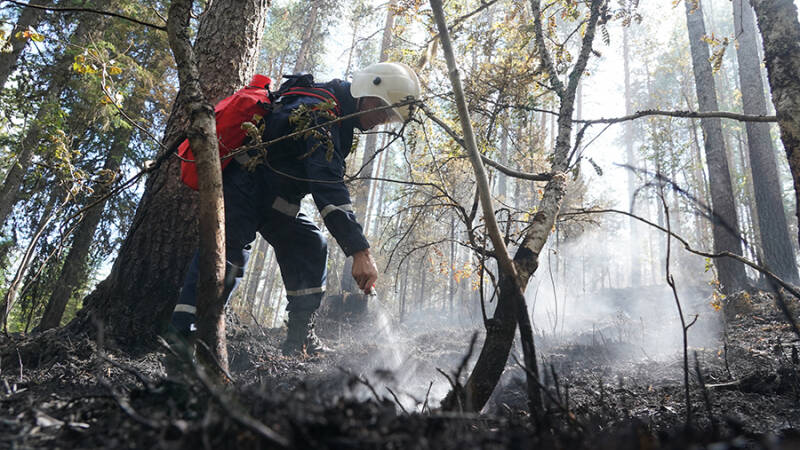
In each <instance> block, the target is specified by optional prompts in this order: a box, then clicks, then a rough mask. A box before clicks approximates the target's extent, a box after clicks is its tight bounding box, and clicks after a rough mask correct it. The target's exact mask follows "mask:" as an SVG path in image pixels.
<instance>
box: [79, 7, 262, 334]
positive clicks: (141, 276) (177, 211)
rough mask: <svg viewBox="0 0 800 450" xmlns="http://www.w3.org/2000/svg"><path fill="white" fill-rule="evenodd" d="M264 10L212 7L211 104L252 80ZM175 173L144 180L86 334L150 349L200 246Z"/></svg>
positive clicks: (205, 51) (208, 45) (204, 30)
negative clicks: (94, 330) (95, 326)
mask: <svg viewBox="0 0 800 450" xmlns="http://www.w3.org/2000/svg"><path fill="white" fill-rule="evenodd" d="M266 8H267V1H266V0H246V1H237V2H232V1H215V2H213V3H211V5H210V7H209V9H208V10H207V11H206V12H205V14H204V15H203V18H202V20H201V23H200V27H199V31H198V34H197V40H196V43H195V46H194V53H195V57H196V58H197V64H198V66H199V73H200V84H201V86H202V88H203V90H204V94H205V97H206V99H208V100H209V102H210V103H216V102H218V101H219V100H221V99H223V98H225V97H226V96H229V95H230V94H232V93H233V92H234V90H236V89H238V88H240V87H242V86H244V85H245V83H247V82H248V80H249V78H250V77H251V76H252V74H253V71H254V70H255V58H256V56H257V54H258V44H259V39H260V37H261V35H262V33H263V30H264V24H265V18H266V12H267V10H266ZM187 101H188V99H187V98H186V96H185V95H184V94H183V93H180V94H179V95H178V98H177V99H176V101H175V104H174V105H173V109H172V113H171V114H170V117H169V119H168V121H167V126H166V131H165V133H164V139H163V142H164V143H169V142H172V141H174V140H175V139H176V138H177V137H178V136H180V135H181V134H183V131H184V129H185V127H186V123H187V116H186V114H185V111H184V109H185V106H186V103H187ZM166 151H169V152H173V151H174V149H168V150H166ZM179 172H180V160H178V159H177V158H171V159H169V160H167V161H165V162H164V164H162V165H161V167H160V168H158V170H156V171H154V172H153V173H152V174H151V175H150V176H149V177H148V179H147V182H146V184H145V190H144V194H143V195H142V199H141V201H140V202H139V206H138V208H137V211H136V215H135V216H134V219H133V223H132V224H131V227H130V230H129V232H128V235H127V236H126V238H125V241H124V242H123V244H122V247H121V248H120V252H119V254H118V256H117V260H116V261H115V262H114V266H113V267H112V269H111V273H110V274H109V276H108V278H106V279H105V280H104V281H103V282H101V283H100V284H99V285H98V286H97V288H96V289H95V291H94V292H92V293H91V294H90V295H89V296H88V297H87V299H86V300H85V302H84V303H85V305H86V306H85V308H84V310H83V311H82V312H81V313H80V315H79V317H78V320H76V321H75V325H74V326H76V327H79V328H80V327H90V326H91V322H90V320H87V319H89V318H90V317H94V318H96V319H98V320H100V321H102V322H103V323H105V325H106V333H107V335H108V336H109V337H113V338H115V339H116V340H117V341H118V343H119V344H121V345H126V346H129V347H133V346H136V345H137V344H143V343H144V344H150V343H152V341H151V340H150V339H151V338H153V337H154V336H155V335H156V334H157V333H160V332H161V331H162V330H163V329H164V328H165V327H166V324H167V322H168V321H169V318H170V315H171V313H172V309H173V308H174V306H175V301H176V299H177V296H178V289H179V287H180V286H181V284H182V281H183V276H184V273H185V270H186V267H187V265H188V263H189V260H190V258H191V257H192V254H193V252H194V249H195V248H196V246H197V242H198V239H197V222H196V216H197V214H198V209H197V203H196V202H197V197H196V195H194V194H193V193H192V191H191V190H190V189H189V188H187V187H186V186H184V185H183V184H182V183H181V181H180V177H179Z"/></svg>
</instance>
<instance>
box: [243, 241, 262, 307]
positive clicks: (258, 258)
mask: <svg viewBox="0 0 800 450" xmlns="http://www.w3.org/2000/svg"><path fill="white" fill-rule="evenodd" d="M267 250H268V245H267V241H265V240H264V239H263V238H261V236H259V237H258V238H256V245H255V249H254V251H253V253H254V254H255V258H253V261H250V262H248V264H252V267H253V270H252V271H251V272H250V280H248V282H247V284H246V286H247V289H245V291H244V295H243V296H242V297H243V298H242V305H252V304H253V303H255V301H256V292H257V291H258V285H259V283H260V282H261V274H262V273H264V260H265V259H266V257H267Z"/></svg>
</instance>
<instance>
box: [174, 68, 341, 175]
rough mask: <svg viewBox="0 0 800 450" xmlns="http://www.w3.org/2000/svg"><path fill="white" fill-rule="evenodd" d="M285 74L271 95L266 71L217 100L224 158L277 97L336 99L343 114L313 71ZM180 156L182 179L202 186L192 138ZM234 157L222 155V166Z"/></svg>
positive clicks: (215, 113)
mask: <svg viewBox="0 0 800 450" xmlns="http://www.w3.org/2000/svg"><path fill="white" fill-rule="evenodd" d="M284 78H288V79H289V81H288V82H286V83H284V84H283V85H281V89H280V90H278V92H276V93H275V94H274V95H273V96H270V92H269V85H270V83H271V82H272V80H270V79H269V77H266V76H264V75H254V76H253V79H252V80H250V84H249V85H248V86H247V87H245V88H243V89H239V90H238V91H236V92H235V93H234V94H233V95H231V96H230V97H227V98H224V99H222V100H221V101H220V102H219V103H217V106H215V107H214V115H215V116H216V119H217V138H218V141H219V142H218V146H219V156H220V158H223V157H224V156H226V155H228V154H230V153H231V152H232V151H234V150H236V149H237V148H239V147H240V146H241V145H242V144H243V143H244V140H245V137H247V132H245V130H243V129H242V124H243V123H245V122H252V121H254V116H261V117H266V116H267V115H268V114H269V113H270V111H271V107H270V105H271V104H272V99H273V98H277V97H281V96H288V95H303V96H308V97H316V98H319V99H320V100H323V101H330V102H333V104H334V105H335V109H334V112H335V114H336V115H337V116H339V115H341V109H340V107H339V100H338V99H337V98H336V97H335V96H334V95H333V94H332V93H330V92H329V91H327V90H326V89H321V88H316V87H313V82H314V79H313V78H312V77H311V75H308V74H305V75H284ZM178 156H179V157H180V158H181V181H183V183H184V184H185V185H187V186H189V187H190V188H192V189H194V190H195V191H196V190H197V189H198V184H197V166H196V165H195V163H194V153H192V148H191V147H190V146H189V140H188V139H186V140H185V141H183V142H182V143H181V145H180V146H178ZM232 159H233V158H227V159H222V169H225V167H226V166H227V165H228V164H230V162H231V160H232Z"/></svg>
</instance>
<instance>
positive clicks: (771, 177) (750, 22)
mask: <svg viewBox="0 0 800 450" xmlns="http://www.w3.org/2000/svg"><path fill="white" fill-rule="evenodd" d="M795 21H796V19H795ZM733 22H734V30H735V36H736V40H737V42H738V44H739V45H737V46H736V56H737V59H738V61H739V80H740V84H741V88H740V90H741V93H742V105H743V112H744V113H745V114H752V115H766V114H767V102H766V99H765V97H764V90H763V86H764V80H763V79H762V78H761V61H760V60H759V57H758V44H757V42H756V25H755V18H754V16H753V9H752V8H751V7H750V5H748V4H747V3H745V2H741V1H734V2H733ZM798 28H799V29H800V27H798ZM798 36H799V37H800V33H798ZM795 45H796V46H797V43H795ZM796 48H797V47H796ZM798 56H800V53H798ZM796 67H798V68H800V64H798V65H797V66H796ZM796 76H797V73H795V79H794V82H795V84H796V83H797V82H798V81H797V78H796ZM798 92H800V91H798ZM745 127H746V130H747V145H748V148H749V150H750V152H749V153H750V169H751V170H752V172H753V190H754V193H755V199H756V202H755V203H756V212H757V214H756V215H757V217H758V229H759V231H760V237H761V244H762V247H763V254H764V263H765V265H766V266H767V267H768V268H770V270H772V271H773V272H774V273H775V274H776V275H778V276H779V277H781V278H783V279H784V280H787V281H792V282H794V283H797V282H798V274H797V264H796V262H795V258H794V254H793V251H792V246H790V245H786V243H787V242H789V240H790V238H789V230H788V228H787V221H786V212H785V210H784V207H783V198H782V195H781V189H780V183H778V164H777V162H776V161H775V149H774V147H773V144H772V138H771V136H770V133H769V124H768V123H759V122H745Z"/></svg>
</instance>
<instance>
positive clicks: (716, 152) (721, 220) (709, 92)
mask: <svg viewBox="0 0 800 450" xmlns="http://www.w3.org/2000/svg"><path fill="white" fill-rule="evenodd" d="M684 4H685V6H686V24H687V28H688V30H689V43H690V46H691V51H692V69H693V72H694V77H695V89H696V90H697V100H698V103H699V106H700V111H718V110H719V106H718V104H717V97H716V88H715V87H714V76H713V74H712V72H711V63H710V62H709V60H708V58H709V54H708V45H707V44H706V43H705V42H703V40H702V38H703V36H704V35H705V33H706V31H705V25H704V23H703V10H702V6H701V2H700V1H698V2H697V7H696V8H694V5H693V4H692V2H684ZM700 124H701V127H702V128H703V138H704V139H703V144H704V146H705V150H706V163H707V164H708V176H709V184H710V188H711V204H712V205H711V206H712V212H713V216H714V217H713V227H712V232H713V235H714V252H717V253H719V252H724V251H728V252H731V253H733V254H736V255H741V254H742V245H741V240H740V239H741V238H740V234H739V222H738V219H737V217H736V205H735V203H734V200H733V188H732V184H731V174H730V170H729V168H728V158H727V156H726V153H727V152H726V149H725V141H724V139H723V135H722V125H721V123H720V119H701V121H700ZM714 264H715V265H716V266H717V272H718V274H719V281H720V283H721V284H722V291H723V292H725V293H728V294H730V293H733V292H736V291H738V290H740V289H742V288H744V287H745V286H746V285H747V276H746V274H745V271H744V265H742V263H740V262H738V261H734V260H732V259H731V258H717V259H716V260H714Z"/></svg>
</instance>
